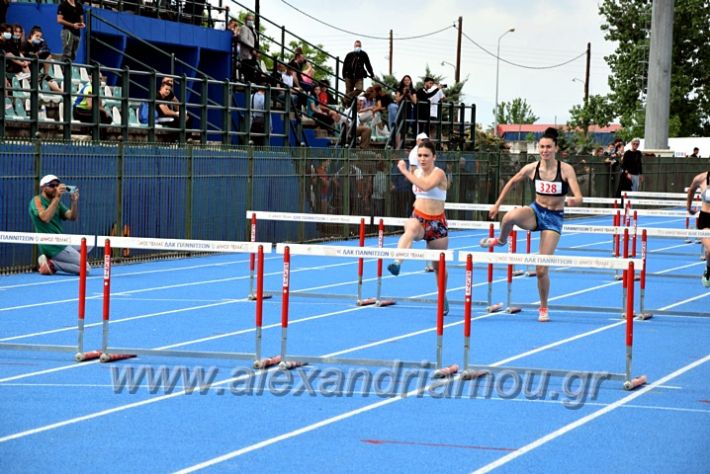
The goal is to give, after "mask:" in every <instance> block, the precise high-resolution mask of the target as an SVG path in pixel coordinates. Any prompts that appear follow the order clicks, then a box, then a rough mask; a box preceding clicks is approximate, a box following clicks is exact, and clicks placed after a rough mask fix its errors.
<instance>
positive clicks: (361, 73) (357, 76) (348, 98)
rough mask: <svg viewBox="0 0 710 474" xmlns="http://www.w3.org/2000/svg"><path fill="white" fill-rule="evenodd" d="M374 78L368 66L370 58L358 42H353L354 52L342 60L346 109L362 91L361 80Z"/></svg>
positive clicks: (370, 67)
mask: <svg viewBox="0 0 710 474" xmlns="http://www.w3.org/2000/svg"><path fill="white" fill-rule="evenodd" d="M368 75H369V77H374V75H375V73H374V72H373V71H372V65H371V64H370V57H369V56H368V55H367V53H366V52H365V51H363V50H362V43H361V42H360V40H356V41H355V50H354V51H350V52H349V53H348V54H347V55H346V56H345V59H344V60H343V77H344V78H345V99H344V103H345V106H346V107H349V106H350V103H351V102H352V100H353V98H354V97H355V96H357V95H358V94H359V93H360V92H362V91H363V90H364V88H363V79H365V78H366V77H368Z"/></svg>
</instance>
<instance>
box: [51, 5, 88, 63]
mask: <svg viewBox="0 0 710 474" xmlns="http://www.w3.org/2000/svg"><path fill="white" fill-rule="evenodd" d="M57 23H59V24H60V25H62V59H64V60H65V61H74V60H75V59H76V50H77V48H78V47H79V41H80V40H81V30H83V29H84V28H86V25H85V24H84V7H83V6H82V4H81V2H80V1H78V0H63V1H62V3H60V4H59V7H57Z"/></svg>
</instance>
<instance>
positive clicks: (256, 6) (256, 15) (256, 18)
mask: <svg viewBox="0 0 710 474" xmlns="http://www.w3.org/2000/svg"><path fill="white" fill-rule="evenodd" d="M259 23H261V6H260V5H259V0H254V31H256V34H257V35H258V34H259Z"/></svg>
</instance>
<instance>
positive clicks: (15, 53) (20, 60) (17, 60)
mask: <svg viewBox="0 0 710 474" xmlns="http://www.w3.org/2000/svg"><path fill="white" fill-rule="evenodd" d="M23 36H24V32H23V30H22V26H20V25H5V26H4V27H3V46H2V49H3V51H4V53H5V57H6V58H7V61H6V63H5V64H6V66H5V70H6V71H7V73H8V74H13V75H14V74H16V75H17V79H18V80H20V81H21V80H23V79H27V78H29V77H30V62H29V61H27V60H26V59H25V57H24V56H23V55H22V52H21V51H20V49H21V45H22V41H23V39H24V38H23Z"/></svg>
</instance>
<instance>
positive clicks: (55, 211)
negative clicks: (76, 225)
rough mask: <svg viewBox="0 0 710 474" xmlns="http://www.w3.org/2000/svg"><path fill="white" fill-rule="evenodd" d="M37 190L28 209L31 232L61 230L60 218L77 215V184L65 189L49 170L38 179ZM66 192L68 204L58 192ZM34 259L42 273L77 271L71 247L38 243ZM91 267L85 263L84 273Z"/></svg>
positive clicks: (76, 216) (69, 217)
mask: <svg viewBox="0 0 710 474" xmlns="http://www.w3.org/2000/svg"><path fill="white" fill-rule="evenodd" d="M39 187H40V193H39V194H38V195H37V196H35V197H33V198H32V200H31V201H30V205H29V211H30V218H31V219H32V224H33V225H34V229H35V232H37V233H42V234H61V233H63V230H62V222H61V221H64V220H70V221H75V220H77V219H78V218H79V188H76V187H75V188H74V189H73V190H71V192H70V191H69V189H68V188H67V186H66V185H65V184H63V183H62V182H61V181H60V180H59V178H57V177H56V176H54V175H52V174H48V175H46V176H44V177H43V178H42V179H41V180H40V181H39ZM67 193H69V201H70V207H69V208H67V206H66V205H65V204H64V203H62V196H63V195H64V194H67ZM39 252H40V256H39V258H38V259H37V263H38V265H39V272H40V273H41V274H42V275H53V274H54V273H56V272H65V273H71V274H74V275H78V274H79V269H80V262H81V256H80V255H79V252H77V250H76V249H75V248H74V247H70V246H65V245H40V246H39ZM90 270H91V268H90V267H89V264H88V263H87V264H86V273H89V271H90Z"/></svg>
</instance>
